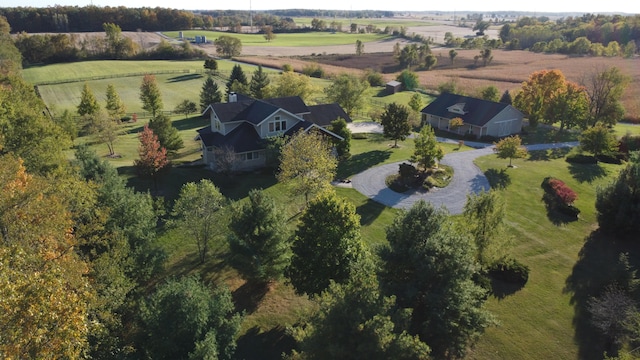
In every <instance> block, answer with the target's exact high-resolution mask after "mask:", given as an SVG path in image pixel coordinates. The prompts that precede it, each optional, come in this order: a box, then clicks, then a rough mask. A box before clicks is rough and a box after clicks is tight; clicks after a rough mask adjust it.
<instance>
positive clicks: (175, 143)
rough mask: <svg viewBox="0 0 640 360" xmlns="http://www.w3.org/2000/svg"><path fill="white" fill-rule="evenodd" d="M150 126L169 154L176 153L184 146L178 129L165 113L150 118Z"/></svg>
mask: <svg viewBox="0 0 640 360" xmlns="http://www.w3.org/2000/svg"><path fill="white" fill-rule="evenodd" d="M149 128H150V129H151V130H153V133H154V134H156V136H157V137H158V141H160V146H162V147H163V148H165V149H167V154H169V155H174V154H176V153H177V152H178V150H180V149H182V148H183V147H184V142H183V141H182V138H181V137H180V133H179V132H178V129H176V128H175V126H173V123H172V122H171V119H169V117H168V116H166V115H164V114H158V115H157V116H155V117H154V118H152V119H151V120H149Z"/></svg>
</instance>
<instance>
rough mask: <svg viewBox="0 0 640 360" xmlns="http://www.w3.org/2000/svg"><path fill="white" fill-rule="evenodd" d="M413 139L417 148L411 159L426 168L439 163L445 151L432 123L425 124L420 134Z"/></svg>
mask: <svg viewBox="0 0 640 360" xmlns="http://www.w3.org/2000/svg"><path fill="white" fill-rule="evenodd" d="M413 141H414V143H415V149H414V150H413V155H412V156H411V161H412V162H415V163H417V164H418V165H419V166H422V168H423V169H424V170H427V169H430V168H432V167H434V166H436V165H438V161H440V160H441V159H442V158H443V157H444V151H443V150H442V147H441V146H440V145H438V140H437V139H436V134H435V132H434V130H433V128H432V127H431V125H425V126H423V127H422V130H420V134H419V135H418V136H416V138H415V139H414V140H413Z"/></svg>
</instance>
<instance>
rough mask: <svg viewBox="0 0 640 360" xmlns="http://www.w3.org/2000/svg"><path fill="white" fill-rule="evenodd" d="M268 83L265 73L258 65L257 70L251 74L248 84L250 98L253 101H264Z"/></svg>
mask: <svg viewBox="0 0 640 360" xmlns="http://www.w3.org/2000/svg"><path fill="white" fill-rule="evenodd" d="M269 83H270V81H269V77H268V76H267V73H265V72H264V71H263V70H262V65H258V69H257V70H256V71H255V72H254V73H253V76H252V77H251V83H250V84H249V89H250V91H251V96H253V97H254V98H255V99H264V98H265V97H266V96H265V95H266V92H265V90H266V88H267V86H269Z"/></svg>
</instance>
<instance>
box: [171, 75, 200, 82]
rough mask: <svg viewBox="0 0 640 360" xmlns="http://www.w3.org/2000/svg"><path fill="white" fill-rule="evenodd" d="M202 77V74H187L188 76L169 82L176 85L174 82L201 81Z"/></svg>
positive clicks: (181, 76)
mask: <svg viewBox="0 0 640 360" xmlns="http://www.w3.org/2000/svg"><path fill="white" fill-rule="evenodd" d="M202 77H203V76H202V74H186V75H179V76H174V77H171V78H168V79H167V82H170V83H174V82H180V81H188V80H195V79H200V78H202Z"/></svg>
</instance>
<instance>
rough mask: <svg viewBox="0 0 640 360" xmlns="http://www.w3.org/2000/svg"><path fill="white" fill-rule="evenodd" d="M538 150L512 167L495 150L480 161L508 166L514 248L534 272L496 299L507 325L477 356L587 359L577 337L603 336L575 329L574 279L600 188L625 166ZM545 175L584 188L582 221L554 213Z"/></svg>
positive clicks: (488, 167)
mask: <svg viewBox="0 0 640 360" xmlns="http://www.w3.org/2000/svg"><path fill="white" fill-rule="evenodd" d="M532 155H533V156H532V158H534V159H538V160H534V161H532V160H516V161H514V165H516V166H517V168H513V169H511V168H510V169H507V168H506V165H507V163H508V162H507V161H506V160H504V159H498V158H497V157H496V156H495V155H491V156H486V157H481V158H479V159H477V160H476V164H477V165H478V166H479V167H480V168H481V169H482V170H483V171H485V172H487V171H492V172H498V173H500V172H501V171H504V172H503V173H502V174H501V175H500V176H501V177H502V179H503V180H506V182H508V183H509V185H507V186H506V188H504V189H502V190H499V192H500V193H501V194H502V195H503V196H504V198H505V199H506V202H507V217H506V223H507V226H508V228H509V234H510V236H511V237H512V239H513V245H512V246H511V247H510V249H509V255H510V256H512V257H514V258H516V259H518V260H519V261H521V262H522V263H524V264H526V265H527V266H529V267H530V269H531V272H530V275H529V281H528V283H527V284H526V286H525V287H524V288H523V289H521V290H519V291H516V292H515V293H513V294H510V295H506V296H505V297H503V298H496V297H491V298H490V300H489V302H488V308H489V309H490V310H491V311H492V312H493V313H494V314H495V315H496V316H497V318H498V320H499V321H500V325H499V326H497V327H493V328H489V329H488V330H487V332H486V334H485V335H484V336H483V337H482V338H481V339H480V341H479V343H478V344H477V346H476V347H475V349H474V351H473V353H472V356H471V358H474V359H522V358H531V359H551V358H553V359H575V358H585V355H584V353H585V352H584V349H582V348H581V347H580V346H579V345H578V344H582V345H581V346H582V347H584V346H585V345H584V344H589V343H594V342H596V343H597V341H596V339H590V338H584V337H582V338H581V336H577V335H576V331H577V330H576V326H575V324H574V316H575V311H574V306H573V299H574V297H573V296H574V294H573V292H572V291H571V290H570V289H569V288H568V286H567V283H568V279H569V277H570V276H571V275H572V271H573V268H574V265H575V264H576V262H577V261H578V259H579V253H580V250H581V249H582V247H583V244H584V241H585V238H586V237H587V236H589V235H590V233H591V232H592V231H593V230H594V229H595V228H596V227H597V223H596V217H595V205H594V204H595V194H596V188H597V186H598V185H602V184H604V183H607V182H608V181H610V179H611V178H612V177H613V176H615V174H616V173H617V172H618V171H619V170H620V169H621V166H619V165H608V164H602V163H601V164H598V165H576V164H569V163H567V162H566V161H565V160H564V159H563V158H562V157H560V158H556V156H554V154H553V152H551V151H549V152H543V153H534V154H532ZM546 176H553V177H556V178H559V179H561V180H562V181H564V182H565V183H566V184H567V185H569V186H570V187H571V188H572V189H574V190H575V191H576V192H577V193H578V200H577V201H576V202H575V206H577V207H578V208H579V209H580V210H581V214H580V218H579V220H577V221H573V222H563V221H561V220H562V219H558V218H557V217H556V216H554V215H550V214H548V213H547V210H546V208H545V204H544V202H543V201H542V196H543V190H542V188H541V186H540V185H541V183H542V180H543V179H544V178H545V177H546ZM585 281H589V280H588V279H585ZM596 349H597V346H596ZM578 354H580V355H578ZM601 355H602V353H601V352H600V353H595V354H591V355H590V357H596V358H597V357H599V356H601Z"/></svg>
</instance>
